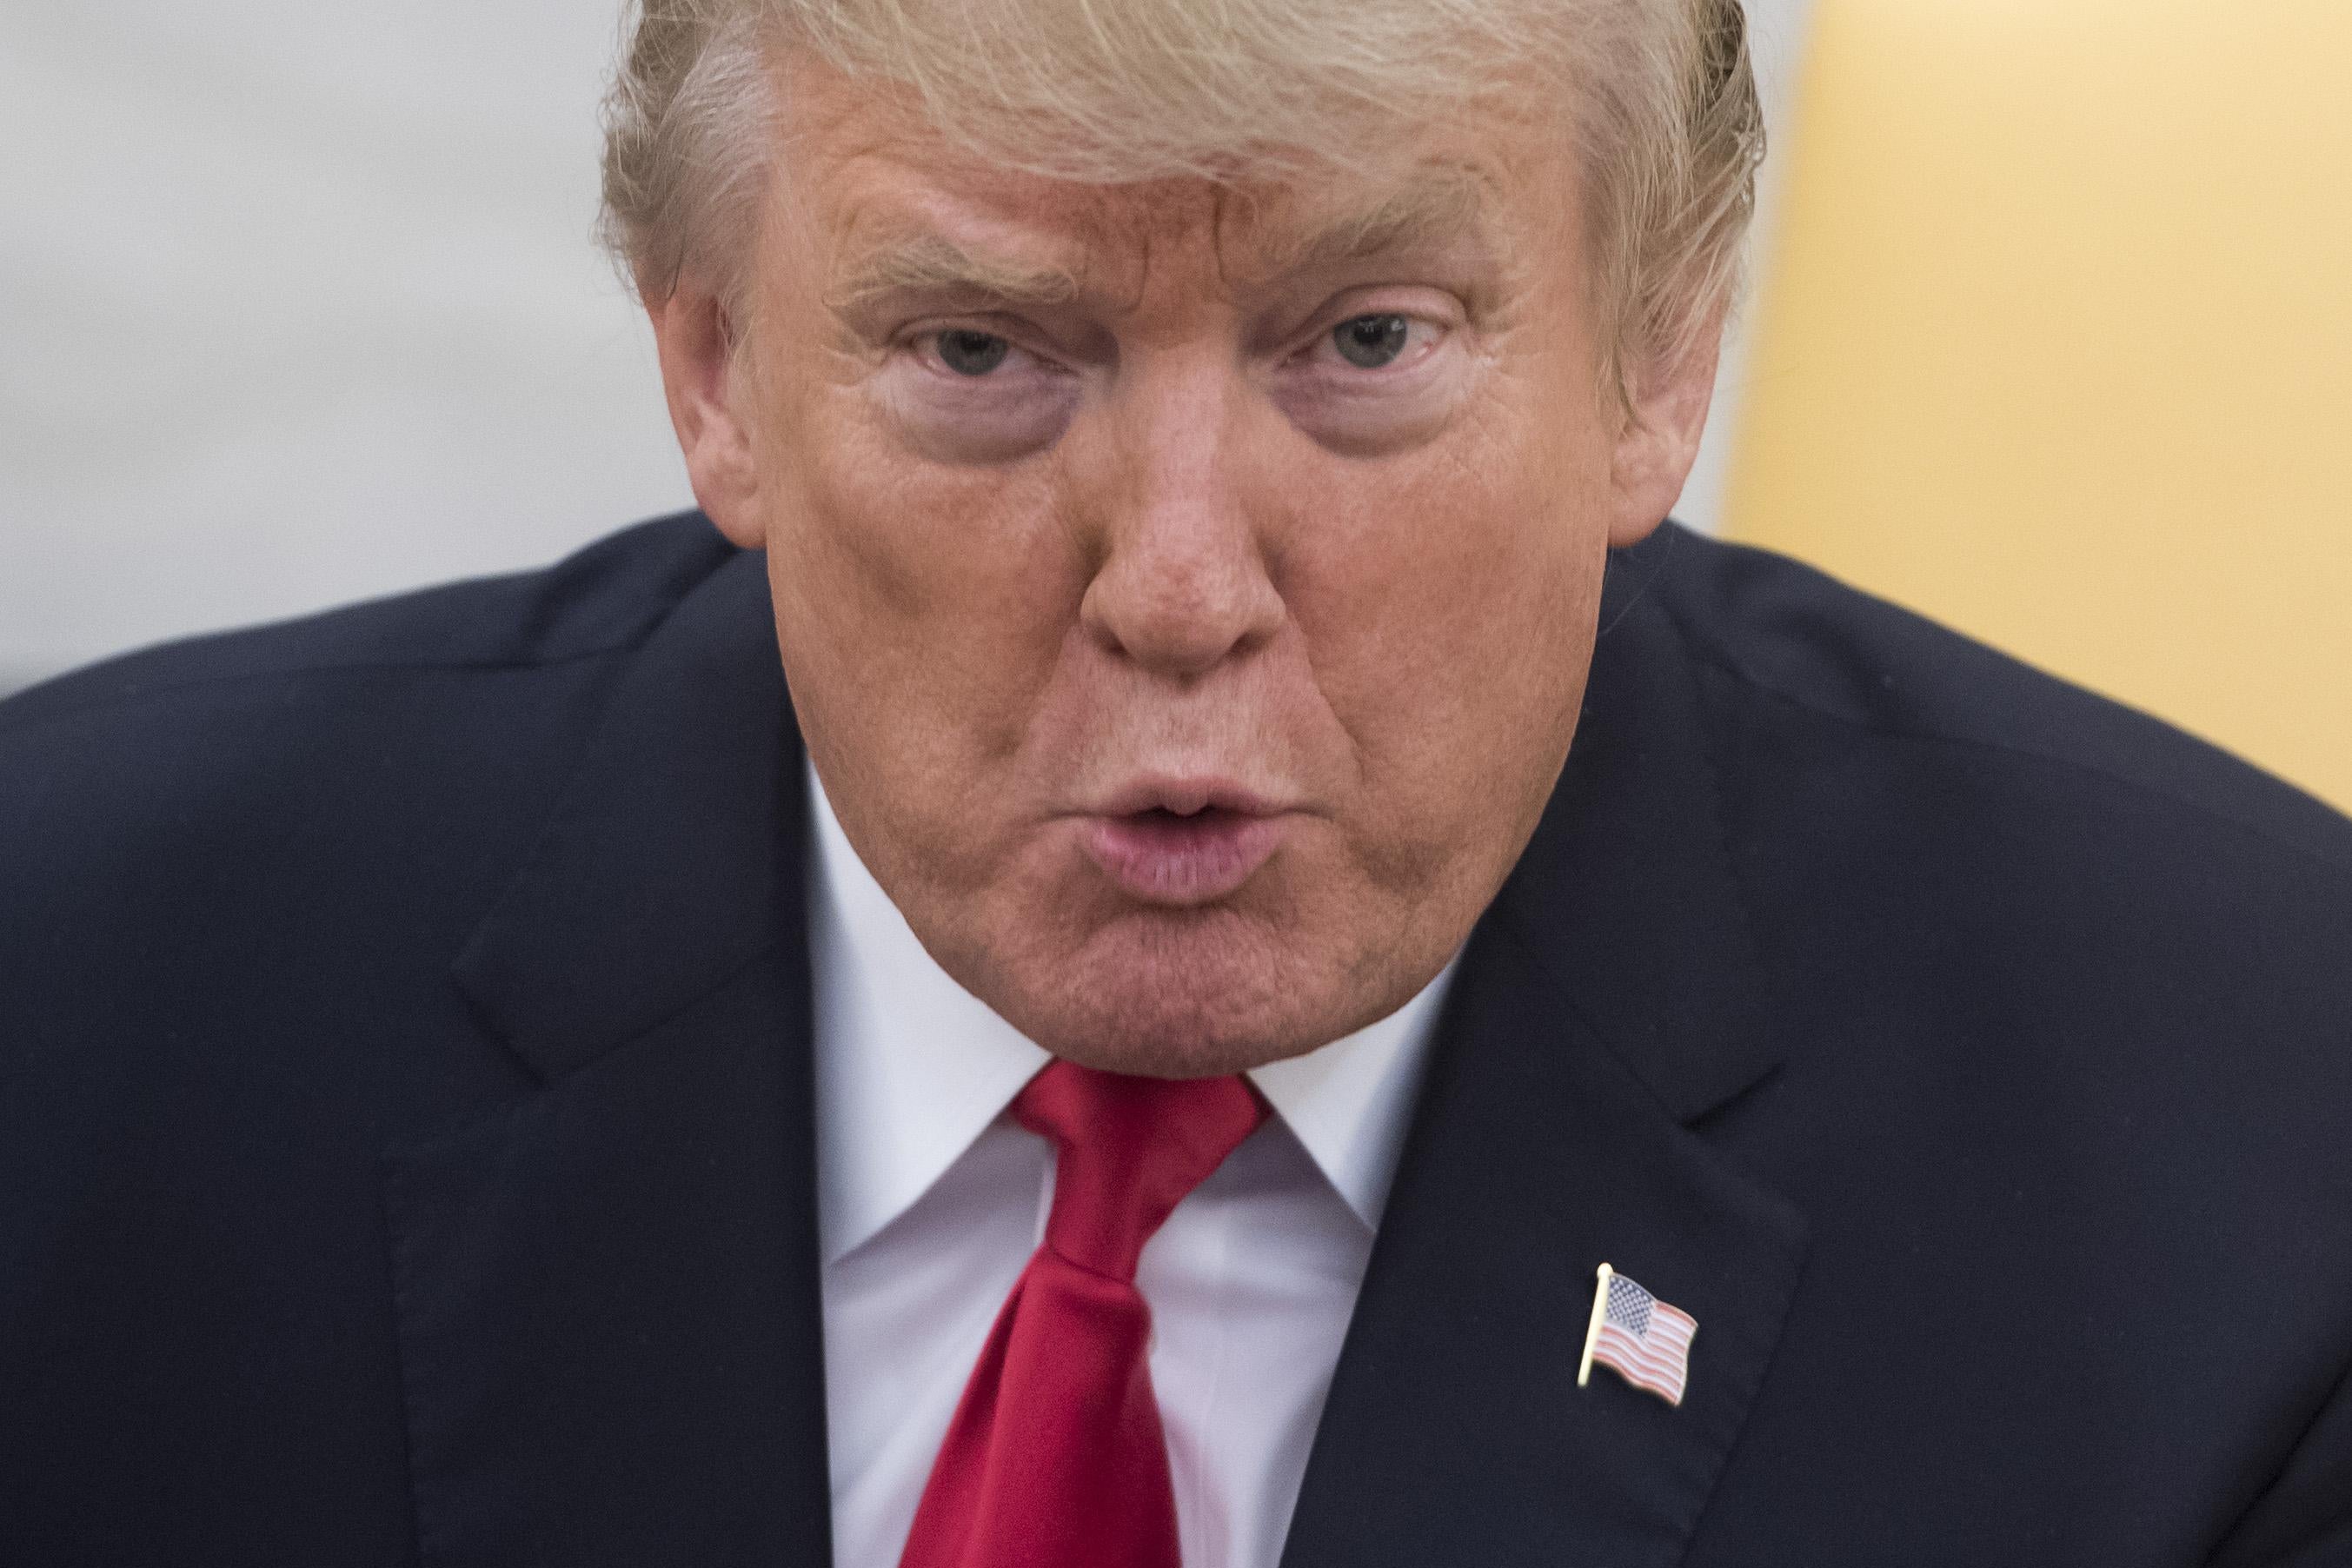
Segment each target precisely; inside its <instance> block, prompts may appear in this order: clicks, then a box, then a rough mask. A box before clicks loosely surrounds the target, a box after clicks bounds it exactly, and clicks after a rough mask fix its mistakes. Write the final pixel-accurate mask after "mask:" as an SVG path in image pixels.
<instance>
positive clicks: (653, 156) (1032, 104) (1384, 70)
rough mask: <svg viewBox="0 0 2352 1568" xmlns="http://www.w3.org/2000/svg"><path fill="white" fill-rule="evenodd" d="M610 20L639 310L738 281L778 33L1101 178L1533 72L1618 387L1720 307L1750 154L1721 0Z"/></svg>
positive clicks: (946, 124)
mask: <svg viewBox="0 0 2352 1568" xmlns="http://www.w3.org/2000/svg"><path fill="white" fill-rule="evenodd" d="M626 37H627V43H626V47H625V52H624V54H623V56H622V59H621V63H620V67H619V70H618V73H617V75H616V77H615V79H614V84H613V88H612V91H611V94H610V97H609V99H608V100H607V107H606V141H605V152H604V236H605V239H606V242H607V244H608V245H609V246H610V247H612V249H613V250H614V254H615V256H616V257H617V258H619V260H620V261H621V263H622V265H623V266H624V267H625V268H626V269H627V271H628V273H629V274H630V276H631V278H632V279H634V280H635V284H636V287H637V288H638V289H639V290H640V291H641V292H642V293H644V294H645V295H646V297H647V298H648V299H650V300H658V299H661V298H665V297H667V295H668V294H669V293H670V292H671V290H673V289H675V288H676V287H677V280H678V279H679V277H680V276H681V274H683V273H685V272H688V271H689V270H691V271H693V272H694V273H695V274H696V275H697V276H698V277H699V278H701V279H703V280H704V281H705V283H706V285H707V286H709V287H710V288H713V289H716V290H717V291H719V293H720V294H721V296H722V297H727V296H730V295H732V294H733V293H734V292H735V290H737V289H739V288H740V286H741V284H742V282H743V280H744V278H745V275H746V273H747V271H748V268H749V263H750V259H751V257H750V249H751V237H752V235H753V234H754V232H755V231H756V226H757V220H758V210H757V207H758V202H759V199H760V195H761V192H762V190H763V189H764V187H765V182H766V176H767V174H768V173H769V169H768V167H767V159H768V157H769V156H770V155H771V153H772V148H773V146H774V138H773V136H772V126H773V123H774V121H773V118H772V116H773V114H774V111H775V110H776V107H777V106H776V104H775V102H774V95H775V90H776V80H777V78H776V75H775V73H774V72H773V71H772V69H771V68H770V67H771V63H772V58H773V57H772V54H771V53H770V52H769V51H770V50H771V49H772V48H773V47H777V46H779V45H782V46H799V47H806V48H808V49H811V50H813V51H814V53H815V55H816V56H817V57H819V58H822V59H824V60H825V61H827V62H828V63H830V64H831V65H833V66H834V67H835V68H839V69H841V70H843V71H845V72H847V73H849V74H851V75H853V76H859V77H863V78H866V79H874V80H877V81H878V82H887V83H891V84H895V86H896V87H897V88H898V89H902V90H907V91H910V92H911V93H912V94H914V95H915V96H916V97H917V99H918V100H919V102H920V104H921V106H922V108H923V109H924V110H925V112H926V113H927V114H928V115H929V117H930V119H931V120H932V121H934V122H936V123H937V124H938V125H939V126H940V128H941V130H942V131H944V132H947V133H948V134H949V135H950V137H952V138H954V139H955V140H956V141H958V142H960V143H961V144H962V145H964V146H965V147H967V148H969V149H971V150H972V151H974V152H976V153H981V154H982V155H984V156H986V157H989V158H991V159H992V160H994V161H996V162H998V163H1002V164H1003V165H1005V166H1007V167H1012V168H1018V169H1023V170H1027V171H1032V172H1034V173H1038V174H1046V175H1050V176H1053V177H1056V178H1065V179H1071V180H1079V181H1087V182H1095V183H1103V184H1119V183H1125V182H1129V181H1136V180H1146V179H1154V178H1162V177H1168V176H1173V175H1185V174H1192V175H1207V176H1209V177H1212V178H1227V177H1231V176H1232V175H1233V174H1234V172H1235V171H1236V170H1243V169H1245V170H1247V171H1250V172H1251V173H1253V174H1264V173H1265V172H1267V171H1269V170H1276V171H1279V170H1281V169H1282V168H1283V166H1284V165H1286V164H1287V165H1289V166H1290V172H1299V171H1303V170H1305V169H1307V168H1310V167H1314V166H1321V167H1331V166H1335V165H1336V166H1346V165H1349V164H1350V163H1354V162H1356V161H1357V160H1356V159H1355V158H1354V156H1353V155H1352V153H1353V150H1355V149H1360V148H1368V147H1380V146H1384V145H1390V144H1392V143H1393V142H1394V135H1395V131H1396V128H1397V127H1398V125H1399V124H1400V123H1401V121H1403V120H1411V119H1422V120H1429V119H1439V118H1444V117H1446V116H1449V115H1451V116H1459V115H1462V114H1465V113H1467V112H1470V111H1473V110H1475V109H1476V108H1477V107H1478V106H1480V105H1482V104H1486V103H1489V102H1507V101H1511V102H1516V101H1521V100H1518V99H1516V98H1514V97H1513V96H1512V94H1513V93H1519V94H1524V92H1525V91H1526V90H1527V89H1526V87H1525V85H1524V84H1526V83H1528V82H1530V81H1532V82H1536V83H1554V82H1556V83H1557V84H1558V93H1559V106H1560V108H1561V110H1563V113H1564V124H1565V126H1566V128H1567V129H1568V130H1569V131H1570V132H1571V133H1572V134H1573V135H1574V136H1575V137H1576V139H1577V142H1578V145H1579V147H1580V152H1581V153H1582V164H1581V167H1582V170H1583V174H1584V184H1585V190H1586V212H1585V220H1586V226H1587V230H1588V233H1589V234H1590V236H1591V243H1592V245H1593V248H1594V252H1595V257H1596V262H1597V267H1596V275H1595V279H1594V283H1595V288H1596V300H1597V303H1598V304H1599V305H1600V307H1601V310H1603V311H1604V312H1605V319H1606V320H1607V321H1608V323H1609V327H1610V339H1611V342H1610V368H1611V370H1612V374H1615V375H1616V376H1617V377H1618V379H1619V383H1620V387H1621V390H1622V384H1623V377H1624V373H1625V370H1626V367H1627V366H1628V364H1629V363H1642V362H1649V363H1655V362H1656V361H1657V360H1658V359H1660V358H1662V357H1664V358H1671V357H1673V356H1675V355H1677V354H1678V353H1681V352H1683V351H1684V350H1685V349H1687V348H1688V347H1690V346H1691V345H1692V344H1694V343H1695V342H1697V341H1698V338H1699V336H1700V335H1701V334H1702V333H1704V332H1706V331H1710V330H1712V329H1713V328H1714V327H1715V326H1716V325H1717V324H1719V323H1720V321H1721V320H1722V318H1723V316H1724V314H1725V312H1726V311H1727V310H1728V308H1729V306H1730V303H1731V301H1732V298H1733V296H1734V294H1735V293H1736V291H1737V289H1738V284H1739V279H1740V270H1741V269H1740V256H1741V249H1742V242H1743V240H1744V238H1745V236H1746V232H1747V228H1748V217H1749V215H1750V213H1751V211H1752V208H1753V205H1754V200H1755V176H1756V168H1757V164H1758V163H1759V161H1760V159H1761V157H1762V154H1763V140H1764V139H1763V122H1762V116H1761V113H1760V110H1759V106H1758V102H1757V96H1756V85H1755V79H1754V75H1753V72H1752V70H1751V68H1750V65H1749V59H1748V29H1747V18H1746V15H1745V12H1744V11H1743V10H1742V6H1741V0H632V7H631V14H630V17H629V20H628V22H627V24H626ZM1506 84H1521V85H1517V86H1515V87H1507V85H1506Z"/></svg>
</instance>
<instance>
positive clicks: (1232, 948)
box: [985, 909, 1380, 1078]
mask: <svg viewBox="0 0 2352 1568" xmlns="http://www.w3.org/2000/svg"><path fill="white" fill-rule="evenodd" d="M1334 945H1340V946H1344V945H1346V944H1344V943H1340V944H1334ZM995 968H996V973H995V974H993V975H992V976H991V978H992V980H994V981H996V982H997V983H998V984H996V985H994V986H992V989H993V990H997V991H998V992H999V994H998V995H995V996H986V997H985V999H986V1000H988V1001H989V1002H990V1003H991V1005H994V1006H995V1007H996V1008H997V1010H998V1011H999V1012H1001V1013H1003V1015H1004V1016H1006V1017H1007V1018H1008V1019H1010V1020H1011V1021H1012V1023H1013V1025H1014V1026H1015V1027H1018V1028H1019V1029H1021V1031H1022V1032H1023V1033H1024V1034H1025V1035H1027V1036H1028V1037H1030V1038H1031V1039H1033V1040H1034V1041H1036V1042H1037V1043H1038V1044H1039V1045H1041V1046H1043V1047H1045V1048H1046V1049H1047V1050H1049V1051H1052V1052H1053V1053H1054V1054H1055V1056H1058V1057H1066V1058H1069V1059H1070V1060H1072V1061H1075V1062H1078V1063H1081V1064H1082V1065H1084V1066H1087V1067H1091V1068H1102V1069H1103V1070H1105V1071H1108V1072H1123V1073H1137V1074H1141V1075H1144V1076H1147V1077H1151V1078H1208V1077H1213V1076H1215V1075H1217V1074H1220V1073H1231V1072H1243V1071H1246V1070H1247V1069H1249V1068H1255V1067H1263V1066H1265V1064H1266V1063H1267V1062H1272V1061H1280V1060H1282V1059H1283V1058H1286V1057H1295V1056H1299V1055H1303V1054H1304V1053H1306V1052H1307V1051H1311V1050H1313V1049H1315V1048H1316V1047H1318V1046H1323V1045H1328V1043H1330V1042H1331V1041H1332V1040H1335V1039H1338V1038H1339V1037H1341V1036H1342V1035H1346V1034H1348V1033H1349V1032H1351V1031H1353V1030H1354V1029H1357V1028H1360V1027H1361V1026H1363V1025H1364V1024H1365V1023H1368V1022H1370V1017H1372V1016H1379V1011H1380V1010H1374V1011H1373V1012H1372V1013H1371V1014H1370V1016H1359V1015H1360V1014H1361V1013H1362V1012H1363V1011H1364V1009H1363V1001H1364V998H1363V996H1362V994H1361V992H1360V989H1359V988H1358V987H1357V986H1355V985H1352V984H1350V978H1351V976H1352V975H1353V974H1354V973H1357V966H1356V965H1354V964H1350V963H1346V962H1344V961H1342V960H1341V959H1340V958H1339V955H1338V954H1336V953H1331V952H1318V951H1316V947H1315V946H1314V945H1309V944H1302V943H1300V942H1299V941H1298V938H1297V933H1296V932H1276V931H1270V930H1269V929H1268V928H1267V927H1266V926H1265V924H1264V923H1263V922H1260V921H1253V920H1251V919H1249V918H1248V917H1246V916H1244V915H1242V914H1239V913H1236V912H1234V911H1233V910H1223V909H1205V910H1182V911H1171V910H1145V911H1139V912H1137V913H1134V914H1132V915H1129V916H1126V917H1122V918H1120V919H1118V920H1114V921H1110V922H1108V923H1107V924H1106V925H1104V926H1103V927H1101V928H1100V929H1098V930H1097V931H1094V932H1092V933H1090V935H1089V936H1088V937H1087V940H1086V941H1084V942H1082V943H1081V944H1079V945H1078V946H1077V947H1076V950H1075V951H1066V952H1061V953H1058V954H1055V953H1047V952H1032V951H1027V950H1025V949H1023V950H1015V951H1014V952H1012V953H1010V954H1008V962H1005V963H1001V964H999V965H997V966H995Z"/></svg>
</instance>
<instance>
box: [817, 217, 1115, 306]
mask: <svg viewBox="0 0 2352 1568" xmlns="http://www.w3.org/2000/svg"><path fill="white" fill-rule="evenodd" d="M943 293H957V294H976V295H985V296H987V297H989V298H991V299H994V300H1003V301H1005V302H1006V303H1007V304H1014V305H1066V304H1068V303H1069V302H1070V301H1071V300H1075V299H1076V298H1077V297H1078V280H1077V279H1076V278H1075V277H1073V276H1071V275H1070V274H1069V273H1068V272H1067V271H1065V270H1064V269H1062V268H1058V267H1030V266H1025V265H1024V264H1022V263H1020V262H1016V261H1008V260H999V259H996V258H992V257H984V256H977V255H974V254H973V253H972V252H971V251H969V250H966V249H965V248H964V247H962V246H961V245H958V244H957V243H956V242H955V241H953V240H951V239H949V238H947V237H945V236H942V235H937V234H923V235H916V236H914V237H909V238H906V239H899V240H895V241H892V242H890V243H888V244H886V245H884V246H882V247H880V248H878V249H877V250H876V251H875V252H874V253H873V254H872V255H870V256H868V257H866V258H865V259H864V260H862V261H861V262H859V263H858V266H857V268H856V271H854V272H852V273H851V274H850V275H849V276H848V277H847V278H846V279H844V280H843V281H842V282H841V283H840V284H839V285H837V286H836V287H835V288H834V289H832V290H831V291H830V292H829V294H828V296H827V299H828V302H829V303H831V304H832V305H833V307H834V308H835V310H856V308H857V307H858V306H860V305H866V304H870V303H872V302H873V301H874V300H877V299H879V298H881V297H883V296H885V295H889V294H943Z"/></svg>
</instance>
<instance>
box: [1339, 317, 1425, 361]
mask: <svg viewBox="0 0 2352 1568" xmlns="http://www.w3.org/2000/svg"><path fill="white" fill-rule="evenodd" d="M1410 342H1412V321H1411V320H1410V319H1409V318H1407V317H1404V316H1394V315H1377V316H1358V317H1355V318H1354V319H1352V320H1350V321H1342V322H1340V323H1339V325H1338V326H1337V327H1334V328H1333V329H1332V330H1331V346H1332V347H1334V348H1336V349H1338V350H1339V357H1340V358H1341V359H1344V360H1346V361H1347V362H1348V363H1349V364H1352V365H1354V366H1355V367H1356V368H1357V369H1359V370H1385V369H1387V368H1388V367H1389V366H1390V365H1391V364H1394V363H1396V362H1397V359H1398V358H1399V356H1401V355H1402V354H1403V353H1404V351H1405V348H1406V346H1407V345H1408V344H1409V343H1410Z"/></svg>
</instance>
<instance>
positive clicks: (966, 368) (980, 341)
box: [931, 327, 1013, 377]
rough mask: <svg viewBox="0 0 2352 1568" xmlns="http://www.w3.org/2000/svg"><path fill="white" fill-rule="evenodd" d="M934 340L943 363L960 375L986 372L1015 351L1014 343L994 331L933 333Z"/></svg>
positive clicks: (966, 330)
mask: <svg viewBox="0 0 2352 1568" xmlns="http://www.w3.org/2000/svg"><path fill="white" fill-rule="evenodd" d="M931 341H932V343H933V345H934V348H935V350H936V352H937V353H938V354H939V356H940V363H941V364H943V365H945V366H947V367H948V369H950V370H951V371H953V372H955V373H956V374H958V375H968V376H973V377H979V376H983V375H986V374H989V373H990V372H991V371H992V370H994V369H995V368H996V367H997V366H998V365H1001V364H1003V363H1004V359H1005V356H1006V355H1007V354H1009V353H1012V352H1013V345H1012V344H1011V343H1010V342H1006V341H1005V340H1004V339H1003V338H1000V337H998V336H997V335H996V334H995V333H994V332H977V331H971V329H970V328H961V327H960V328H955V329H952V330H950V331H944V332H938V333H934V334H933V335H932V340H931Z"/></svg>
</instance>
